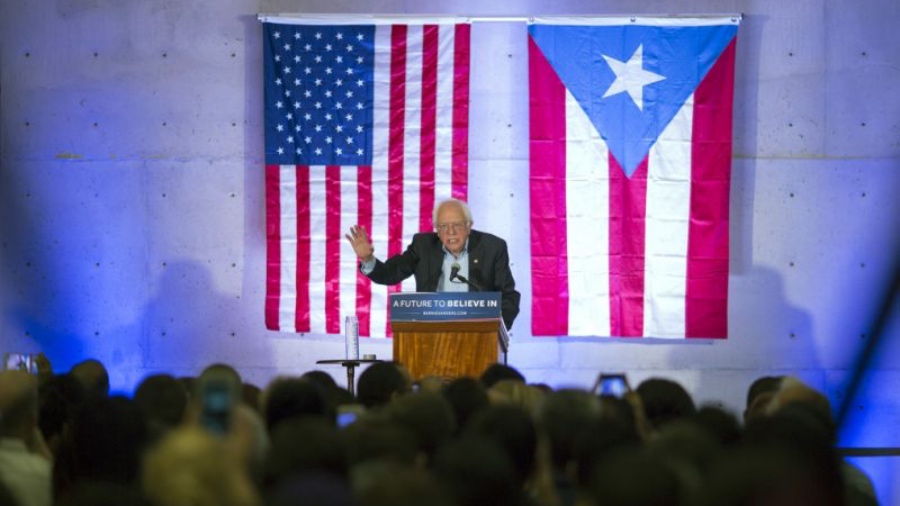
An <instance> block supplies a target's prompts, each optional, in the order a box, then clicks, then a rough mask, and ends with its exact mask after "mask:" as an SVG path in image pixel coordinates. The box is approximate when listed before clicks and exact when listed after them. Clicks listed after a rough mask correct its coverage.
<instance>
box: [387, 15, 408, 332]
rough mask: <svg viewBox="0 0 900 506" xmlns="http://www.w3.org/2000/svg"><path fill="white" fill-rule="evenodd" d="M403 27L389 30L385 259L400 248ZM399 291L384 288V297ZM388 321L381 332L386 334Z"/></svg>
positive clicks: (403, 120)
mask: <svg viewBox="0 0 900 506" xmlns="http://www.w3.org/2000/svg"><path fill="white" fill-rule="evenodd" d="M407 31H408V29H407V27H406V26H405V25H394V26H393V27H392V29H391V83H390V111H389V112H388V114H389V119H388V251H387V254H388V257H392V256H394V255H397V254H399V253H400V252H401V250H402V248H403V243H402V241H403V164H404V159H403V135H404V126H405V121H406V116H405V110H406V36H407ZM399 290H400V286H399V285H394V286H389V287H387V291H388V295H390V294H391V293H394V292H397V291H399ZM390 331H391V323H390V318H388V322H387V328H386V329H385V332H386V333H387V334H390Z"/></svg>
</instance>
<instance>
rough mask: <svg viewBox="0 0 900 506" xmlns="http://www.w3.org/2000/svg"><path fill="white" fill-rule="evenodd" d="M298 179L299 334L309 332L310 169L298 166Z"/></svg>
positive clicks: (296, 319)
mask: <svg viewBox="0 0 900 506" xmlns="http://www.w3.org/2000/svg"><path fill="white" fill-rule="evenodd" d="M295 173H296V178H297V183H296V184H297V190H296V193H297V201H296V206H297V277H296V283H297V285H296V286H297V301H296V304H295V305H294V325H295V326H296V331H297V332H309V331H310V330H312V329H311V327H310V317H309V259H310V252H311V251H312V248H311V246H310V244H311V237H310V207H309V167H308V166H302V165H298V166H297V167H296V169H295Z"/></svg>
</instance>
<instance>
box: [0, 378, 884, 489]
mask: <svg viewBox="0 0 900 506" xmlns="http://www.w3.org/2000/svg"><path fill="white" fill-rule="evenodd" d="M356 390H357V392H356V395H355V396H354V395H352V394H351V393H350V392H349V391H348V390H346V389H344V388H342V387H340V386H339V385H337V384H336V383H335V381H334V379H333V378H332V377H331V376H330V375H329V374H327V373H325V372H322V371H310V372H307V373H305V374H302V375H298V376H291V377H279V378H276V379H275V380H273V381H272V383H271V384H269V385H267V386H266V387H265V388H264V389H260V388H258V387H255V386H253V385H250V384H248V383H245V382H243V381H242V379H241V376H240V374H239V373H238V371H236V370H235V369H234V368H232V367H229V366H227V365H224V364H214V365H211V366H209V367H207V368H206V369H205V370H203V371H202V373H201V374H200V375H199V376H197V377H195V378H176V377H173V376H170V375H166V374H156V375H152V376H149V377H147V378H145V379H144V380H143V381H142V382H141V383H140V384H139V385H138V387H137V389H136V390H135V392H134V395H133V397H132V398H127V397H123V396H110V395H109V379H108V375H107V371H106V369H105V367H104V366H103V364H101V363H100V362H98V361H96V360H88V361H85V362H82V363H80V364H78V365H76V366H75V367H73V368H72V370H71V371H69V372H67V373H64V374H52V372H49V371H48V370H47V368H46V367H45V368H44V370H43V371H42V373H41V374H38V375H32V374H29V373H27V372H23V371H4V372H2V373H0V506H6V505H16V506H38V505H41V506H44V505H50V504H55V505H68V506H81V505H91V506H103V505H117V506H129V505H146V506H262V505H272V506H287V505H309V506H344V505H348V506H349V505H358V506H481V505H484V506H507V505H508V506H575V505H578V506H581V505H584V506H591V505H597V506H626V505H627V506H631V505H634V506H637V505H647V506H657V505H658V506H667V505H672V506H676V505H698V506H706V505H709V506H713V505H791V506H802V505H836V506H837V505H870V504H877V500H876V498H875V493H874V490H873V488H872V485H871V482H870V481H869V480H868V479H867V478H866V476H865V475H864V474H863V473H861V472H860V471H859V470H858V469H857V468H855V467H853V466H851V465H849V464H847V463H846V462H844V461H843V460H842V459H841V457H840V455H839V454H838V452H837V450H836V447H835V441H836V428H835V426H834V422H833V420H832V416H831V407H830V405H829V403H828V400H827V399H826V398H825V397H824V396H823V395H821V394H820V393H819V392H816V391H815V390H813V389H812V388H810V387H808V386H807V385H805V384H803V383H801V382H800V381H798V380H797V379H795V378H790V377H764V378H760V379H758V380H757V381H755V382H754V383H753V384H752V385H750V386H749V389H748V394H747V401H746V411H744V413H742V414H741V415H740V416H737V415H735V414H733V413H729V412H728V411H726V410H723V409H720V408H717V407H713V406H701V407H698V406H696V405H695V403H694V401H693V399H692V398H691V396H690V395H689V393H688V392H687V391H686V390H685V389H684V388H683V387H682V386H681V385H679V384H678V383H677V382H674V381H671V380H668V379H662V378H653V379H648V380H645V381H643V382H641V383H640V384H639V385H636V388H634V390H633V391H632V390H630V389H628V390H626V391H624V392H622V394H621V395H609V394H605V393H604V394H601V393H598V392H591V391H587V390H580V389H558V390H554V389H552V388H550V387H548V386H546V385H541V384H529V383H528V382H527V381H526V379H525V378H524V377H523V376H522V374H520V373H519V372H518V371H517V370H515V369H514V368H511V367H508V366H504V365H500V364H495V365H493V366H491V367H489V368H488V369H487V370H485V371H484V373H483V374H482V375H481V377H479V378H456V379H441V378H423V379H422V380H420V381H417V382H413V381H412V380H411V379H410V376H409V374H408V373H407V372H406V370H405V369H404V368H403V366H402V365H400V364H397V363H394V362H378V363H374V364H372V365H371V366H370V367H368V368H367V369H366V370H364V371H363V372H362V374H360V376H359V380H358V384H357V389H356Z"/></svg>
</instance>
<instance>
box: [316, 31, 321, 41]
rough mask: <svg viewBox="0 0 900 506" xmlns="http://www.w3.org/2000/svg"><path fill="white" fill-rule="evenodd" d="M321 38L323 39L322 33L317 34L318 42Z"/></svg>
mask: <svg viewBox="0 0 900 506" xmlns="http://www.w3.org/2000/svg"><path fill="white" fill-rule="evenodd" d="M321 38H322V32H316V40H319V39H321Z"/></svg>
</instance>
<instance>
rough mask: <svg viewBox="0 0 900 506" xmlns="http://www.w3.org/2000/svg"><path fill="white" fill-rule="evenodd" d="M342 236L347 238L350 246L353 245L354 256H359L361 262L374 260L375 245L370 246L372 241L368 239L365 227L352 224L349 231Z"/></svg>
mask: <svg viewBox="0 0 900 506" xmlns="http://www.w3.org/2000/svg"><path fill="white" fill-rule="evenodd" d="M344 237H346V238H347V242H349V243H350V246H353V251H354V252H355V253H356V256H358V257H359V260H360V261H361V262H371V261H372V260H375V247H374V246H372V241H371V240H370V239H369V234H368V233H367V232H366V227H361V226H359V225H354V226H352V227H350V233H349V234H345V235H344Z"/></svg>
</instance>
